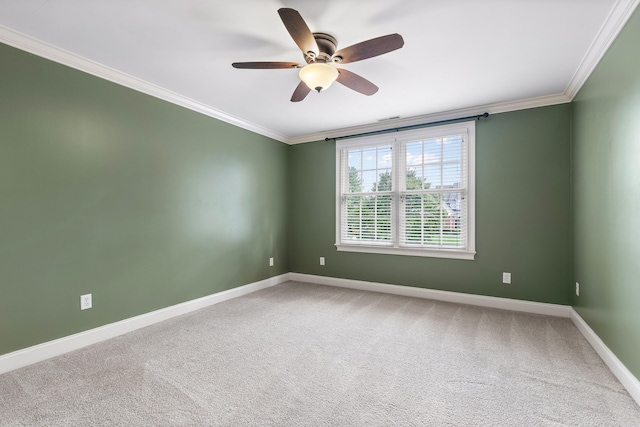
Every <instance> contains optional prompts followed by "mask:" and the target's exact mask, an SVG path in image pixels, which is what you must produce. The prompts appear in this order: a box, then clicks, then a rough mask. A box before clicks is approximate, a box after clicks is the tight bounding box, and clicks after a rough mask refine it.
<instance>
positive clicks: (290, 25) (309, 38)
mask: <svg viewBox="0 0 640 427" xmlns="http://www.w3.org/2000/svg"><path fill="white" fill-rule="evenodd" d="M278 14H279V15H280V19H282V23H283V24H284V26H285V27H286V28H287V31H289V34H291V38H292V39H293V41H294V42H296V44H297V45H298V47H299V48H300V50H302V53H304V54H305V55H308V54H309V53H310V52H311V55H312V56H313V58H315V57H317V56H318V53H319V49H318V43H316V39H315V37H313V33H312V32H311V30H310V29H309V27H308V26H307V23H306V22H304V19H302V16H300V13H298V11H297V10H294V9H289V8H286V7H283V8H282V9H278Z"/></svg>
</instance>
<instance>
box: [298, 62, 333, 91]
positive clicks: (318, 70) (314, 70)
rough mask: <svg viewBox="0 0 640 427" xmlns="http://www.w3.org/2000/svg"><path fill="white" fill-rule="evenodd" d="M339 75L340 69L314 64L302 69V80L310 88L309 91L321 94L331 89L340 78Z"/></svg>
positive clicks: (319, 63) (323, 64)
mask: <svg viewBox="0 0 640 427" xmlns="http://www.w3.org/2000/svg"><path fill="white" fill-rule="evenodd" d="M338 74H339V72H338V69H337V68H336V67H334V66H332V65H329V64H326V63H323V62H313V63H311V64H307V65H305V66H304V67H302V69H300V80H302V81H303V82H304V83H305V84H306V85H307V86H309V89H311V90H316V91H318V92H320V91H323V90H326V89H327V88H329V86H331V83H333V82H335V81H336V79H337V78H338Z"/></svg>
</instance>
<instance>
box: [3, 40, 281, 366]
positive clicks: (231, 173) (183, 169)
mask: <svg viewBox="0 0 640 427" xmlns="http://www.w3.org/2000/svg"><path fill="white" fill-rule="evenodd" d="M0 64H1V65H0V354H4V353H8V352H11V351H13V350H17V349H20V348H24V347H28V346H31V345H34V344H38V343H41V342H45V341H49V340H52V339H56V338H59V337H62V336H66V335H69V334H73V333H75V332H79V331H83V330H86V329H90V328H93V327H97V326H100V325H104V324H107V323H110V322H114V321H117V320H121V319H124V318H127V317H131V316H135V315H138V314H141V313H145V312H149V311H152V310H155V309H159V308H162V307H166V306H169V305H172V304H176V303H180V302H183V301H187V300H191V299H194V298H198V297H201V296H204V295H209V294H212V293H215V292H218V291H222V290H225V289H229V288H232V287H236V286H239V285H244V284H247V283H251V282H255V281H258V280H261V279H265V278H267V277H270V276H274V275H278V274H282V273H285V272H288V271H289V266H288V264H287V260H288V254H287V223H288V218H287V213H288V203H289V201H288V194H287V182H288V179H289V177H288V163H287V162H288V146H287V145H285V144H282V143H280V142H277V141H274V140H271V139H269V138H266V137H262V136H260V135H256V134H254V133H251V132H248V131H245V130H242V129H240V128H237V127H234V126H231V125H229V124H226V123H223V122H221V121H218V120H215V119H212V118H210V117H207V116H204V115H201V114H198V113H195V112H192V111H189V110H186V109H184V108H181V107H178V106H175V105H172V104H169V103H167V102H163V101H160V100H158V99H155V98H152V97H149V96H146V95H144V94H140V93H138V92H135V91H133V90H130V89H127V88H124V87H121V86H118V85H116V84H112V83H109V82H107V81H104V80H101V79H98V78H95V77H92V76H90V75H87V74H84V73H82V72H79V71H76V70H73V69H70V68H67V67H65V66H62V65H59V64H56V63H52V62H49V61H47V60H44V59H41V58H38V57H36V56H33V55H29V54H28V53H25V52H22V51H19V50H16V49H13V48H10V47H7V46H5V45H0ZM270 256H274V257H275V261H276V265H275V267H269V266H268V258H269V257H270ZM84 293H92V294H93V305H94V308H92V309H90V310H85V311H82V312H81V311H80V309H79V297H80V295H81V294H84Z"/></svg>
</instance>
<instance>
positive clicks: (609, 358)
mask: <svg viewBox="0 0 640 427" xmlns="http://www.w3.org/2000/svg"><path fill="white" fill-rule="evenodd" d="M571 320H573V323H574V324H575V325H576V328H578V330H579V331H580V332H581V333H582V335H584V337H585V338H586V339H587V341H589V344H591V347H593V349H594V350H595V351H596V353H598V355H599V356H600V358H601V359H602V360H603V361H604V363H605V364H606V365H607V366H608V367H609V369H610V370H611V372H612V373H613V375H615V376H616V378H618V381H620V383H622V385H623V386H624V388H626V389H627V391H628V392H629V394H630V395H631V397H633V399H634V400H635V401H636V402H637V403H638V405H640V381H638V379H637V378H636V377H635V376H634V375H633V374H632V373H631V372H630V371H629V369H627V367H626V366H624V364H623V363H622V362H621V361H620V359H618V358H617V357H616V355H615V354H613V352H612V351H611V350H610V349H609V347H607V345H606V344H605V343H604V342H603V341H602V340H601V339H600V337H599V336H598V335H597V334H596V333H595V332H594V331H593V329H591V327H590V326H589V325H588V324H587V322H585V321H584V319H583V318H582V317H581V316H580V315H579V314H578V312H577V311H576V310H575V309H574V308H573V307H571Z"/></svg>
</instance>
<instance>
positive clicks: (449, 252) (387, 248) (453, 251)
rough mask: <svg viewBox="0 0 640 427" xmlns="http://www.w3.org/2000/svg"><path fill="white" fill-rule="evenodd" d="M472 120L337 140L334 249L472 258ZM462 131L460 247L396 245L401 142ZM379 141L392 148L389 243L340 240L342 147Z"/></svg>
mask: <svg viewBox="0 0 640 427" xmlns="http://www.w3.org/2000/svg"><path fill="white" fill-rule="evenodd" d="M475 133H476V132H475V121H470V122H463V123H454V124H448V125H442V126H433V127H427V128H422V129H414V130H408V131H402V132H395V133H388V134H380V135H374V136H368V137H360V138H357V139H351V140H340V141H338V142H336V240H335V241H336V243H335V246H336V248H337V250H338V251H344V252H361V253H377V254H389V255H407V256H423V257H434V258H451V259H463V260H473V259H474V258H475V254H476V250H475V205H476V203H475V163H476V159H475V157H476V155H475V151H476V150H475V146H476V135H475ZM455 134H464V135H465V141H466V147H465V148H466V161H467V163H466V181H467V182H466V188H467V194H466V197H467V224H466V226H467V242H466V245H465V247H464V248H431V247H430V248H407V247H401V246H400V245H399V237H398V236H399V233H400V228H401V227H402V226H403V225H402V224H401V219H400V217H401V215H400V209H399V207H398V206H399V200H400V197H401V192H400V191H399V185H398V183H399V182H400V179H402V178H403V177H402V173H404V170H405V164H404V160H403V159H402V158H401V155H403V154H402V153H404V149H403V148H404V143H406V142H409V141H415V140H416V139H432V138H440V137H444V136H449V135H455ZM379 145H391V146H392V147H393V148H392V153H393V154H392V156H393V162H392V168H393V170H392V176H393V179H392V187H393V199H394V201H393V202H392V206H393V208H392V210H393V212H392V221H391V222H392V227H391V234H392V241H391V243H390V244H389V245H380V244H374V243H353V242H343V241H342V240H341V229H342V213H343V210H342V203H343V184H344V183H343V177H344V178H345V179H346V180H347V182H348V179H349V177H348V174H349V172H348V165H347V164H346V162H343V160H342V159H343V156H342V151H343V150H348V149H353V148H363V147H373V146H379Z"/></svg>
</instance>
